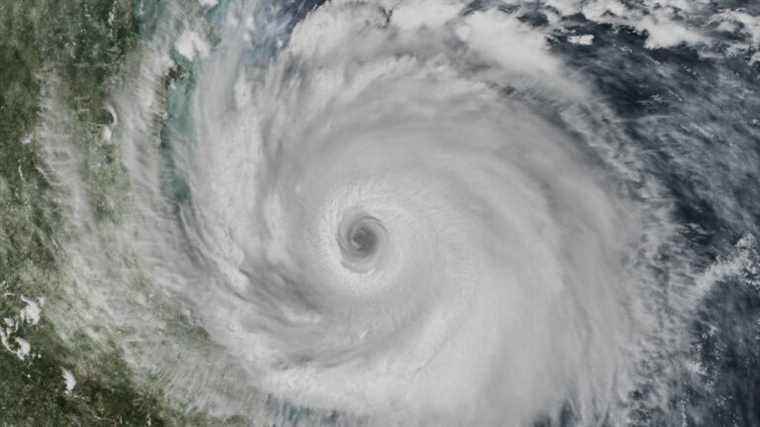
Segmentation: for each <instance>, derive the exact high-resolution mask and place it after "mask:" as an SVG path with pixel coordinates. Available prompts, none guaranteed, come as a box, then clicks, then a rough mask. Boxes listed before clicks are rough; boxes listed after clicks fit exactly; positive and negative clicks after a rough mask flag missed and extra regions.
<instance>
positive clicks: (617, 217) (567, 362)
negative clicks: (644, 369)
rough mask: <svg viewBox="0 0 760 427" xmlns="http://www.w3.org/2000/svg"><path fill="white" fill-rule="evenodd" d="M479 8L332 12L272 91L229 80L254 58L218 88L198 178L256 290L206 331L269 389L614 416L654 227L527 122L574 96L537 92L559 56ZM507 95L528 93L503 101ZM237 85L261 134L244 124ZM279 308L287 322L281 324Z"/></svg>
mask: <svg viewBox="0 0 760 427" xmlns="http://www.w3.org/2000/svg"><path fill="white" fill-rule="evenodd" d="M460 8H461V6H460V5H456V4H451V5H449V9H443V10H441V7H440V5H438V4H433V3H430V4H424V3H423V4H419V3H417V4H411V3H410V4H402V5H399V6H397V7H396V8H394V9H393V11H392V14H391V13H390V12H387V11H385V9H383V8H382V7H381V6H380V5H376V4H367V5H363V4H360V5H357V4H355V3H342V2H333V3H330V4H327V5H323V6H322V7H320V9H318V10H317V11H316V12H314V13H312V14H310V15H309V16H308V17H306V19H305V20H304V21H303V22H301V23H300V24H299V25H298V27H297V28H296V29H295V31H294V33H293V35H292V38H291V39H290V42H289V45H288V47H287V48H286V49H285V50H283V51H282V52H281V53H280V54H279V56H278V59H277V61H276V62H275V64H273V65H272V66H271V68H270V69H268V70H266V71H265V72H263V73H262V74H253V75H251V74H249V73H246V72H245V71H244V69H241V71H240V72H239V73H236V75H234V76H225V75H224V74H222V73H224V72H225V71H224V70H227V69H228V68H229V66H230V62H229V61H237V60H238V59H237V58H234V56H233V59H228V58H224V57H221V58H219V59H216V58H213V57H212V58H211V59H210V60H209V64H208V65H206V66H205V68H204V69H203V70H202V71H201V73H200V76H201V79H202V80H201V84H200V90H199V92H198V98H197V101H196V104H195V105H196V106H197V110H196V111H197V113H195V114H196V116H195V119H194V121H195V122H196V123H203V127H202V128H201V130H200V132H199V134H198V135H199V144H201V145H208V146H209V148H208V150H213V151H211V152H209V151H207V150H206V149H201V150H200V151H199V153H201V154H200V155H199V158H198V162H199V164H200V163H201V162H202V163H205V165H204V167H203V168H202V169H201V168H197V167H193V169H192V172H191V177H190V178H191V180H192V179H193V178H194V176H193V174H194V173H195V171H196V170H199V169H200V170H201V174H200V176H199V177H198V179H197V181H196V183H195V184H193V187H194V188H196V191H197V192H199V193H201V194H202V197H203V198H204V200H203V203H202V204H199V206H198V210H199V211H200V213H201V215H202V216H203V217H209V218H213V217H216V216H217V215H218V218H223V221H221V222H222V223H223V224H229V227H230V228H231V229H229V230H224V229H223V228H222V229H219V230H210V233H211V236H210V237H209V238H208V239H205V240H208V241H214V242H218V241H222V240H220V237H221V236H217V235H215V234H214V233H217V232H221V231H223V232H225V233H227V234H228V235H229V236H231V240H230V241H229V244H230V245H231V247H233V248H234V250H235V251H239V257H237V258H235V259H234V260H229V259H225V257H224V256H223V254H224V253H225V252H229V251H230V250H231V249H230V248H227V247H223V248H218V249H217V248H215V249H214V250H213V252H215V255H218V257H219V258H220V259H223V261H222V262H223V263H224V264H225V269H229V270H240V271H244V272H247V273H246V274H247V277H246V279H247V280H246V279H241V280H242V284H241V285H240V287H239V288H236V289H235V292H236V294H237V295H238V299H237V300H235V301H234V302H232V303H231V304H233V306H234V307H235V309H234V312H235V313H236V314H235V315H234V317H233V318H232V319H229V318H225V319H224V322H223V324H218V325H217V322H216V320H217V319H218V318H216V317H214V313H215V312H216V310H217V304H216V303H211V304H208V303H207V304H206V305H205V306H204V308H203V310H204V311H206V310H209V311H210V313H208V314H207V316H208V320H207V321H208V322H209V325H210V327H211V328H213V329H214V330H216V333H215V334H214V335H215V336H216V337H218V339H220V340H222V342H223V343H224V344H225V345H226V346H228V347H230V348H241V349H245V350H244V351H242V352H241V354H240V357H241V358H243V359H244V360H245V363H246V365H248V366H250V367H251V370H252V372H254V376H255V377H258V378H259V379H260V381H261V383H262V387H264V389H266V390H270V391H272V392H273V393H275V394H277V395H281V396H285V397H286V398H293V399H294V400H296V401H299V402H303V403H304V404H306V405H310V406H317V407H323V408H334V407H339V408H347V409H349V410H351V411H354V412H356V413H360V414H370V415H373V414H378V413H382V414H385V415H386V416H387V414H391V413H394V411H400V412H401V413H407V412H409V413H413V414H419V415H423V416H425V417H433V419H435V417H445V416H448V414H452V413H458V414H459V416H462V414H465V415H464V416H465V419H468V418H467V417H473V418H471V420H474V419H476V418H474V417H476V414H478V415H477V417H478V418H477V419H481V420H488V419H489V418H488V417H492V418H491V419H490V421H491V422H496V421H497V420H514V421H515V422H527V421H529V420H530V419H531V417H535V416H537V415H538V413H539V411H540V410H542V409H543V408H545V407H546V406H547V405H552V404H558V403H561V401H562V399H566V398H567V396H572V395H578V396H581V397H582V399H583V400H582V401H579V402H578V405H581V407H579V408H578V409H579V410H581V411H593V410H596V409H599V408H597V406H599V407H604V406H606V405H609V404H610V400H611V399H612V395H611V394H612V392H613V390H612V383H613V381H614V378H613V375H615V373H616V371H619V370H620V369H623V367H621V364H622V363H623V355H622V354H621V349H622V348H621V346H622V344H623V343H624V342H625V341H627V340H629V339H630V338H631V337H630V335H629V334H630V333H631V331H630V327H631V325H630V322H631V319H630V318H629V316H630V314H629V313H627V312H626V304H625V298H626V295H625V290H624V288H625V285H626V280H627V279H626V277H625V275H624V273H623V266H622V261H621V259H622V255H623V253H624V251H625V250H626V249H627V248H626V245H627V244H630V243H631V239H632V237H635V236H636V231H637V230H636V228H637V227H639V225H637V219H636V215H635V213H632V211H631V210H630V209H625V208H624V205H623V202H621V201H620V200H619V197H618V196H617V195H616V194H614V192H613V190H612V189H611V188H608V186H606V185H605V184H604V183H603V182H602V177H601V176H595V175H594V174H593V173H589V168H588V164H587V162H588V161H589V160H588V159H585V158H584V154H583V153H581V152H579V150H578V149H577V148H576V147H575V146H574V144H573V138H574V137H573V136H572V135H571V134H570V133H569V132H567V131H565V130H563V129H562V127H561V125H559V124H556V123H551V122H550V121H549V120H548V119H547V118H545V117H543V116H542V114H541V112H537V111H531V110H530V109H529V108H526V107H525V106H524V105H521V103H520V100H519V97H520V96H526V97H528V96H546V97H549V96H568V95H565V94H562V93H559V94H555V93H551V92H549V91H550V90H553V91H559V90H560V89H555V88H549V89H544V88H542V87H541V86H540V83H539V82H537V81H536V80H535V78H534V75H533V74H534V73H539V75H540V74H544V75H547V74H550V73H551V72H552V69H551V66H552V64H551V61H550V60H549V59H548V57H547V58H543V57H542V56H541V55H542V54H541V53H540V52H539V53H532V54H531V55H535V57H534V58H531V59H532V61H534V63H533V64H531V63H527V64H526V62H525V61H520V62H516V61H514V60H513V59H512V58H510V55H511V52H513V51H514V50H516V49H520V47H519V44H520V43H524V42H525V38H526V36H525V35H524V34H521V33H520V32H521V31H526V30H525V29H523V28H522V27H521V25H520V24H519V23H514V22H511V21H508V20H506V19H504V18H502V17H500V16H499V15H497V14H496V13H489V12H478V13H475V14H472V15H469V16H464V17H459V16H458V13H459V10H460ZM430 16H432V17H433V18H434V20H433V22H429V21H428V20H427V19H425V18H427V17H430ZM528 42H529V43H538V41H536V40H530V39H529V40H528ZM233 43H234V42H233ZM233 46H234V44H233ZM231 49H232V50H233V51H234V50H235V48H234V47H232V48H231ZM222 56H223V55H222ZM216 61H218V62H216ZM534 68H535V69H534ZM471 70H477V71H471ZM228 74H229V73H228ZM546 77H548V78H552V79H557V78H558V76H557V75H547V76H546ZM225 78H228V79H229V80H228V81H227V82H225ZM233 78H234V79H235V80H234V84H233V80H232V79H233ZM206 82H208V83H206ZM497 82H501V86H500V83H497ZM504 82H506V83H507V84H509V83H510V82H514V83H515V86H517V87H519V89H518V90H517V92H516V93H515V94H513V95H512V96H504V95H503V91H504V89H503V85H504ZM220 84H223V85H226V86H227V87H230V86H231V87H234V91H235V95H236V96H237V98H236V99H235V102H236V103H235V105H234V107H233V111H234V112H233V113H232V114H233V115H234V116H235V117H236V119H235V121H237V117H240V120H241V121H245V122H246V124H245V126H229V124H228V123H226V121H225V118H227V117H229V115H230V113H229V112H228V108H229V107H228V100H227V99H226V98H224V99H221V100H219V101H217V100H216V99H215V98H216V97H219V94H220V93H222V94H224V93H225V91H222V90H220V89H219V85H220ZM553 84H554V85H557V80H554V83H553ZM566 85H567V86H569V87H574V86H575V85H574V84H573V83H572V82H571V81H568V82H567V83H566ZM577 90H580V89H577ZM224 96H225V97H226V94H225V95H224ZM569 96H578V95H577V94H576V93H573V94H570V95H569ZM250 151H254V152H255V153H254V154H253V157H255V158H252V159H246V161H245V163H244V164H237V162H238V160H237V159H235V158H234V157H237V156H239V154H238V153H241V152H250ZM231 157H233V158H231ZM240 163H243V161H240ZM246 169H248V170H250V171H251V172H248V173H249V177H250V181H249V182H248V184H249V185H248V186H246V187H245V188H239V187H231V188H233V189H235V190H237V191H239V190H242V191H243V193H235V192H232V193H231V192H230V191H228V189H229V188H230V187H227V186H226V185H224V183H220V182H219V180H218V177H225V175H229V174H240V173H241V170H242V171H245V170H246ZM228 179H229V181H230V182H235V181H237V180H238V176H237V175H235V176H231V177H229V178H228ZM237 198H240V199H241V200H239V201H238V202H235V201H233V202H230V199H232V200H234V199H237ZM206 206H211V207H213V210H214V211H213V212H208V213H207V212H205V209H206ZM231 261H232V262H231ZM252 287H255V288H256V289H255V290H251V289H250V288H252ZM262 293H264V294H265V295H267V297H266V298H262V297H261V294H262ZM214 297H218V298H225V299H226V298H228V296H227V295H226V294H225V295H219V296H216V295H215V296H214ZM264 301H266V302H269V303H271V304H276V305H277V308H276V310H274V311H275V312H273V313H268V314H267V316H266V318H262V311H261V309H260V308H259V306H260V305H261V304H262V302H264ZM264 310H266V311H267V312H269V311H272V310H273V308H272V307H268V308H264ZM228 322H234V323H236V324H237V325H238V327H237V328H236V329H235V331H234V333H230V332H229V331H225V326H226V324H227V323H228ZM484 414H486V415H485V416H486V417H487V418H483V417H484ZM441 419H444V418H441Z"/></svg>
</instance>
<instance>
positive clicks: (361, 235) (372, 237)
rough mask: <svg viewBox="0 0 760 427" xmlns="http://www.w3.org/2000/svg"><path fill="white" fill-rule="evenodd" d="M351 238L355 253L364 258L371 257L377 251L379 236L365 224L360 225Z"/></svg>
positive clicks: (353, 231)
mask: <svg viewBox="0 0 760 427" xmlns="http://www.w3.org/2000/svg"><path fill="white" fill-rule="evenodd" d="M349 237H350V239H351V240H350V241H351V246H352V249H353V250H354V252H355V253H357V254H358V255H362V256H369V255H372V253H373V252H374V251H375V248H376V246H377V235H376V234H375V232H374V231H373V230H372V229H371V228H370V227H368V226H367V225H365V224H362V225H360V226H359V227H357V228H356V229H354V230H352V232H351V235H350V236H349Z"/></svg>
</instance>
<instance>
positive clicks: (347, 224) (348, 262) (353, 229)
mask: <svg viewBox="0 0 760 427" xmlns="http://www.w3.org/2000/svg"><path fill="white" fill-rule="evenodd" d="M385 234H386V230H385V227H384V226H383V224H382V223H381V222H380V220H378V219H377V218H374V217H372V216H369V215H350V216H347V217H346V218H344V219H343V221H342V222H341V225H340V227H339V230H338V235H337V241H338V246H339V247H340V251H341V255H342V257H343V264H344V265H345V266H346V267H347V268H349V269H351V270H354V271H360V272H366V271H368V270H369V269H371V267H372V266H373V265H374V262H375V259H376V257H377V254H378V252H379V251H380V249H381V246H382V244H383V241H384V239H385Z"/></svg>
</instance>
